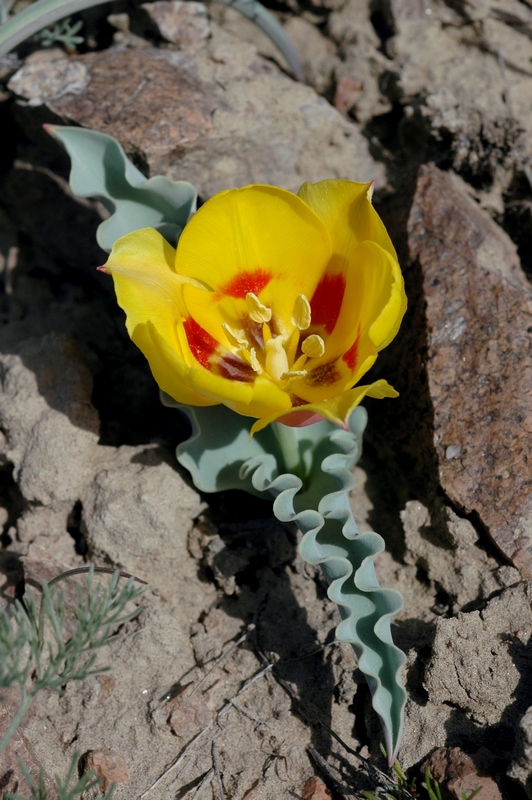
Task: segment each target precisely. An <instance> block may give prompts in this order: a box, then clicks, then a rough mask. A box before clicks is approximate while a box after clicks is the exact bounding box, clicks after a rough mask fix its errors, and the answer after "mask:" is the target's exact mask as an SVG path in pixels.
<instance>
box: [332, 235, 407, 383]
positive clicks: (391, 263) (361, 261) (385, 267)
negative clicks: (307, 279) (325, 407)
mask: <svg viewBox="0 0 532 800" xmlns="http://www.w3.org/2000/svg"><path fill="white" fill-rule="evenodd" d="M345 279H346V286H345V292H344V295H343V299H342V303H341V306H340V310H339V313H338V318H337V320H336V324H335V327H334V330H333V331H332V332H331V335H330V336H329V337H328V339H327V343H326V351H325V357H326V358H327V359H333V358H337V357H339V356H341V355H343V354H345V353H347V352H348V351H349V350H350V348H352V347H353V345H354V344H355V342H356V340H357V339H358V345H357V347H358V351H359V352H358V357H357V366H356V367H353V375H354V376H356V379H357V380H358V379H359V378H360V377H361V375H362V374H364V373H363V372H360V370H359V366H360V364H361V363H362V361H363V360H365V359H366V358H369V357H370V356H371V355H373V361H374V360H375V357H376V354H377V352H378V351H379V350H382V348H383V347H386V345H388V344H389V343H390V342H391V341H392V339H393V338H394V336H395V335H396V333H397V331H398V330H399V326H400V324H401V320H402V318H403V316H404V313H405V310H406V295H405V291H404V283H403V276H402V274H401V270H400V268H399V264H398V263H397V261H396V260H395V258H392V256H391V255H390V254H389V252H388V251H386V250H384V249H383V248H382V247H380V246H379V245H378V244H376V243H375V242H369V241H367V242H361V243H360V244H359V245H357V246H356V247H355V248H354V249H353V251H352V253H351V256H350V260H349V262H348V266H347V270H346V274H345ZM318 290H319V287H318ZM372 351H373V352H372ZM349 360H350V359H348V358H346V362H347V363H349ZM371 363H373V362H371ZM370 366H371V364H368V365H367V366H366V370H367V369H369V367H370ZM366 370H364V371H366Z"/></svg>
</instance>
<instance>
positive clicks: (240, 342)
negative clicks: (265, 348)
mask: <svg viewBox="0 0 532 800" xmlns="http://www.w3.org/2000/svg"><path fill="white" fill-rule="evenodd" d="M222 328H223V329H224V331H225V333H226V335H227V338H228V339H229V341H230V342H231V344H232V345H233V346H234V347H242V348H243V349H244V350H247V349H248V347H249V342H248V340H247V339H246V332H245V331H243V330H240V329H239V328H237V329H236V330H235V329H234V328H231V327H230V325H228V324H227V322H222Z"/></svg>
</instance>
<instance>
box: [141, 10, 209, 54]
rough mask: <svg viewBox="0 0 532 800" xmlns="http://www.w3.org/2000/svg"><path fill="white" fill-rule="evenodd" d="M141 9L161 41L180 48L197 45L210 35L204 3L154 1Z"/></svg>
mask: <svg viewBox="0 0 532 800" xmlns="http://www.w3.org/2000/svg"><path fill="white" fill-rule="evenodd" d="M141 8H142V9H143V10H144V11H145V12H146V14H147V15H148V16H149V18H150V19H151V20H152V21H153V22H154V23H155V25H156V27H157V30H158V32H159V34H160V36H162V38H163V39H166V41H167V42H172V43H173V44H177V45H178V46H180V47H183V46H185V47H186V46H187V45H191V44H198V43H199V42H202V41H203V40H204V39H206V38H207V37H208V36H209V34H210V26H209V15H208V13H207V6H206V5H205V3H198V2H196V1H195V0H187V2H183V0H156V2H154V3H144V4H143V5H141Z"/></svg>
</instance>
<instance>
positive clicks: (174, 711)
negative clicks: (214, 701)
mask: <svg viewBox="0 0 532 800" xmlns="http://www.w3.org/2000/svg"><path fill="white" fill-rule="evenodd" d="M194 689H195V684H194V683H188V684H186V686H184V687H183V688H182V689H181V690H180V692H179V693H178V694H177V695H176V696H175V697H174V698H173V699H172V700H170V701H169V702H168V706H169V707H170V709H171V711H170V715H169V717H168V724H169V725H170V728H171V729H172V731H173V732H174V733H175V735H176V736H179V737H183V738H185V739H191V738H192V737H193V736H195V735H196V734H197V733H199V731H202V730H203V729H204V728H208V727H209V726H210V725H212V723H213V722H214V720H215V719H216V712H215V711H214V709H213V708H212V707H211V706H210V705H209V702H208V699H206V697H205V695H204V694H202V693H201V692H198V693H197V694H196V693H195V692H194Z"/></svg>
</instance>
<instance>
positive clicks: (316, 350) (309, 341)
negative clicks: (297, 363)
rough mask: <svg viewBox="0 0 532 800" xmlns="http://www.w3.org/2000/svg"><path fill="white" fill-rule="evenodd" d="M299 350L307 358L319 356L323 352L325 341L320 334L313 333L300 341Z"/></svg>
mask: <svg viewBox="0 0 532 800" xmlns="http://www.w3.org/2000/svg"><path fill="white" fill-rule="evenodd" d="M301 350H302V351H303V353H304V354H305V355H306V356H308V357H309V358H321V357H322V355H323V354H324V353H325V342H324V341H323V339H322V338H321V336H318V335H317V334H315V333H313V334H312V335H311V336H307V338H306V339H305V341H304V342H303V343H302V345H301Z"/></svg>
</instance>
